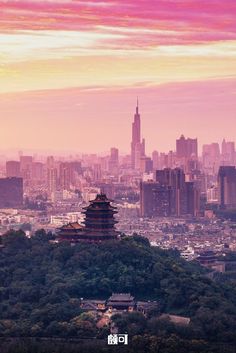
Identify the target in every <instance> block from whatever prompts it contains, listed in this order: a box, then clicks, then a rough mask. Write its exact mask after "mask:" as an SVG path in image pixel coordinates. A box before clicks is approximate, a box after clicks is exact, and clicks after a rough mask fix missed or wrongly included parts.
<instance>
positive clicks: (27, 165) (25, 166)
mask: <svg viewBox="0 0 236 353" xmlns="http://www.w3.org/2000/svg"><path fill="white" fill-rule="evenodd" d="M32 164H33V157H32V156H21V157H20V173H21V177H22V178H23V179H24V180H30V179H31V177H32Z"/></svg>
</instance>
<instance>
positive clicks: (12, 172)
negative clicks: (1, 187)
mask: <svg viewBox="0 0 236 353" xmlns="http://www.w3.org/2000/svg"><path fill="white" fill-rule="evenodd" d="M6 176H7V178H12V177H20V162H18V161H7V162H6Z"/></svg>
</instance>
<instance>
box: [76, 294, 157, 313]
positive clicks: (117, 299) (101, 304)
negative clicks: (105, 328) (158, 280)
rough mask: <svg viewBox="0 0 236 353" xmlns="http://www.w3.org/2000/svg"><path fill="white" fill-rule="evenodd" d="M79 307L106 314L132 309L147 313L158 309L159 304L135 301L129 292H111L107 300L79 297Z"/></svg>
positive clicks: (131, 310)
mask: <svg viewBox="0 0 236 353" xmlns="http://www.w3.org/2000/svg"><path fill="white" fill-rule="evenodd" d="M80 307H81V309H83V310H84V311H87V312H89V311H90V312H102V313H105V314H108V315H113V314H116V313H122V312H133V311H138V312H141V313H143V314H144V315H147V314H148V313H149V312H150V311H153V310H159V308H160V305H159V303H158V302H156V301H150V300H149V301H136V300H135V298H134V297H133V296H132V295H131V294H130V293H112V295H111V296H110V297H109V298H108V299H107V300H104V299H84V298H81V302H80Z"/></svg>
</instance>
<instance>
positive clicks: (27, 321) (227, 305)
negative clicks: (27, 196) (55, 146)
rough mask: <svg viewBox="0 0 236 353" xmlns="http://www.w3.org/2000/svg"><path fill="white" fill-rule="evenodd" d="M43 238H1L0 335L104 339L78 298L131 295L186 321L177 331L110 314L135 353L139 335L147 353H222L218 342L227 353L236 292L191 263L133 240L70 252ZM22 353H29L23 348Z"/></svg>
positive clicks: (233, 339)
mask: <svg viewBox="0 0 236 353" xmlns="http://www.w3.org/2000/svg"><path fill="white" fill-rule="evenodd" d="M50 237H51V235H50V234H49V235H48V234H46V233H45V232H44V231H38V232H36V234H35V236H34V237H33V238H31V239H28V238H27V237H26V236H25V234H24V233H23V232H22V231H18V232H14V231H12V232H9V233H8V234H6V235H5V236H3V237H2V245H3V247H2V248H1V250H0V314H1V317H0V336H2V337H62V338H63V337H64V338H69V337H70V338H71V337H74V338H94V337H96V338H104V337H107V334H108V332H109V329H108V328H106V327H104V328H98V327H97V326H96V324H97V318H96V317H95V316H94V315H92V314H89V313H83V312H82V310H81V309H80V298H81V297H84V298H99V299H100V298H101V299H102V298H108V297H109V296H110V295H111V293H112V292H130V293H131V294H132V295H134V296H135V297H136V299H146V300H157V301H158V302H159V304H160V311H161V312H168V313H173V314H177V315H184V316H189V317H190V318H191V323H190V325H189V326H188V327H185V328H184V327H182V326H176V325H174V324H171V323H170V322H168V321H166V320H161V319H160V318H159V317H157V316H156V315H157V313H156V312H154V313H151V314H150V316H148V317H146V318H145V317H144V316H143V315H142V314H139V313H133V314H125V315H122V316H120V315H116V316H115V317H114V322H115V324H116V326H117V327H118V328H119V329H120V332H124V331H125V332H128V333H129V335H130V337H131V340H132V342H133V344H134V346H135V347H136V348H137V349H138V347H141V346H142V345H143V342H142V339H141V338H142V337H143V340H144V335H145V337H146V338H145V340H146V346H147V347H149V348H150V351H151V347H152V346H153V347H154V346H155V345H156V346H158V344H159V345H161V346H162V348H160V349H159V348H158V349H159V352H175V351H178V352H179V351H180V350H178V347H179V345H182V347H185V346H186V347H187V348H186V349H185V351H186V352H190V351H192V352H198V351H199V350H198V349H200V348H199V347H201V349H200V351H201V352H211V351H212V352H221V351H222V350H218V348H214V349H213V348H212V347H213V346H215V345H216V343H217V342H218V346H221V345H222V344H224V343H225V344H224V349H225V352H233V350H232V349H233V348H232V347H233V346H234V345H236V336H235V331H236V289H235V286H229V285H228V282H227V281H226V280H225V281H224V283H223V284H220V283H219V282H216V281H214V282H213V281H212V280H210V279H209V278H208V277H207V272H206V271H205V270H204V269H203V268H202V267H200V266H199V265H198V264H194V263H192V264H191V263H187V262H186V261H184V260H183V259H181V258H180V257H179V255H178V253H176V252H174V251H164V250H161V249H159V248H153V247H150V245H149V243H148V241H147V240H146V239H144V238H141V237H138V236H135V237H132V238H124V239H123V240H121V241H118V242H116V241H114V242H113V241H111V242H106V243H103V244H78V245H76V246H74V247H72V246H70V245H69V244H67V243H61V244H50V243H49V241H48V240H49V238H50ZM180 342H182V343H180ZM226 343H227V344H226ZM168 344H170V345H174V347H175V348H173V349H172V350H171V349H170V348H168ZM209 345H210V346H209ZM165 346H166V347H167V348H163V347H165ZM195 346H196V347H198V348H196V347H195ZM176 347H177V348H176ZM189 347H192V348H191V349H192V350H190V349H189ZM194 347H195V348H196V349H195V348H194ZM209 347H211V349H212V350H209ZM149 348H148V349H149ZM71 349H72V350H71V352H74V351H73V348H71ZM104 349H105V348H104ZM130 349H131V348H130ZM137 349H136V352H137V351H138V350H137ZM168 349H169V350H168ZM175 349H176V350H175ZM59 351H60V348H58V352H59ZM67 351H68V352H70V350H69V348H68V350H67ZM77 351H78V350H77ZM105 351H106V350H104V352H105ZM140 351H142V350H141V348H140ZM154 351H155V350H153V352H154ZM17 352H18V351H17ZM19 352H20V351H19ZM22 352H28V351H27V349H26V348H25V347H23V348H22ZM45 352H46V350H45ZM181 352H182V351H181ZM183 352H184V351H183ZM222 352H223V351H222Z"/></svg>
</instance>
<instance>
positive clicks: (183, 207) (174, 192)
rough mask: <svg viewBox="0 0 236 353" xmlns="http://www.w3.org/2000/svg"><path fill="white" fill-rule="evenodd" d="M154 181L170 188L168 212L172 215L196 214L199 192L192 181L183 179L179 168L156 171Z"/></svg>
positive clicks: (182, 173)
mask: <svg viewBox="0 0 236 353" xmlns="http://www.w3.org/2000/svg"><path fill="white" fill-rule="evenodd" d="M156 182H158V183H159V184H160V185H163V186H168V187H170V189H171V201H170V212H171V214H172V215H173V216H182V215H192V216H196V215H197V213H198V211H199V198H200V194H199V191H198V189H197V187H196V185H195V183H194V182H192V181H189V182H186V181H185V174H184V171H183V170H182V169H180V168H175V169H170V168H165V169H163V170H157V171H156Z"/></svg>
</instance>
